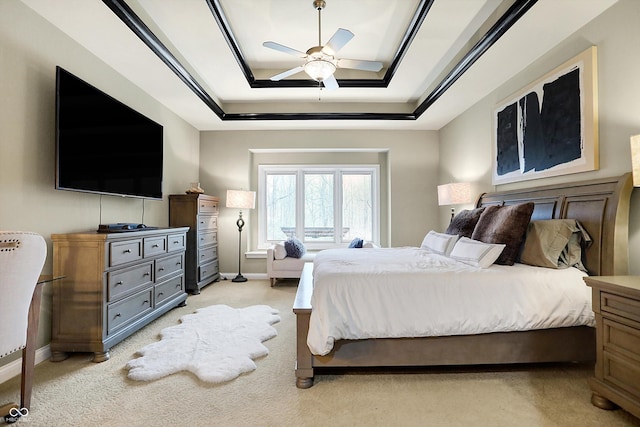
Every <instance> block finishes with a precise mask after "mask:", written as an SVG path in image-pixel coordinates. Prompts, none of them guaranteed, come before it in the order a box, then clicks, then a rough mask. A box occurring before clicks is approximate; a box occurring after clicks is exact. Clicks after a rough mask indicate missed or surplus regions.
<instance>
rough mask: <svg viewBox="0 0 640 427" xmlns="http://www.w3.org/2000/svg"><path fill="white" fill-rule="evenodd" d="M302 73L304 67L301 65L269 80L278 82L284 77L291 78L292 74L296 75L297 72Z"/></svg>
mask: <svg viewBox="0 0 640 427" xmlns="http://www.w3.org/2000/svg"><path fill="white" fill-rule="evenodd" d="M301 71H304V67H303V66H302V65H300V66H298V67H296V68H292V69H290V70H287V71H283V72H282V73H280V74H276V75H275V76H273V77H271V78H270V79H269V80H271V81H274V82H277V81H279V80H282V79H284V78H286V77H289V76H293V75H294V74H298V73H299V72H301Z"/></svg>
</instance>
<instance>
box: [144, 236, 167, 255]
mask: <svg viewBox="0 0 640 427" xmlns="http://www.w3.org/2000/svg"><path fill="white" fill-rule="evenodd" d="M143 240H144V257H145V258H149V257H152V256H156V255H161V254H164V253H166V252H167V236H155V237H145V238H144V239H143Z"/></svg>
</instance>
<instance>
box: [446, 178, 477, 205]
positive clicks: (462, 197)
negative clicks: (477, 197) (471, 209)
mask: <svg viewBox="0 0 640 427" xmlns="http://www.w3.org/2000/svg"><path fill="white" fill-rule="evenodd" d="M464 203H471V184H470V183H468V182H454V183H450V184H443V185H438V205H440V206H442V205H461V204H464Z"/></svg>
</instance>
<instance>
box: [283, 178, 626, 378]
mask: <svg viewBox="0 0 640 427" xmlns="http://www.w3.org/2000/svg"><path fill="white" fill-rule="evenodd" d="M632 190H633V186H632V180H631V174H630V173H627V174H624V175H622V176H621V177H615V178H610V179H598V180H590V181H582V182H575V183H569V184H562V185H549V186H543V187H535V188H529V189H522V190H513V191H503V192H495V193H485V194H483V195H481V196H480V197H479V198H478V201H477V203H476V206H477V207H480V206H489V205H513V204H518V203H524V202H528V201H532V202H534V203H535V209H534V212H533V216H532V219H552V218H575V219H577V220H578V221H580V222H581V223H582V225H583V226H584V228H585V229H586V230H587V232H588V233H589V235H590V236H591V238H592V239H593V243H592V244H591V245H590V246H589V247H588V248H587V249H586V254H585V259H584V260H583V262H584V265H585V267H586V268H587V269H588V270H589V275H592V276H604V275H620V274H623V275H624V274H628V223H629V203H630V198H631V191H632ZM312 272H313V264H312V263H307V265H306V266H305V268H304V270H303V272H302V276H301V278H300V283H299V285H298V291H297V294H296V298H295V301H294V305H293V312H294V313H295V315H296V329H297V343H296V348H297V360H296V369H295V373H296V386H297V387H298V388H309V387H311V386H312V385H313V377H314V373H316V371H321V370H322V369H323V368H354V367H358V368H361V367H412V366H413V367H415V366H456V365H458V366H460V365H495V364H514V363H541V362H584V361H593V360H595V330H594V328H591V327H587V326H578V327H567V328H555V329H544V330H533V331H526V332H500V333H490V334H480V335H460V336H443V337H426V338H383V339H363V340H338V341H336V342H335V345H334V348H333V350H332V351H331V353H329V354H328V355H325V356H315V355H313V354H311V352H310V351H309V348H308V347H307V333H308V331H309V319H310V316H311V294H312V292H313V277H312ZM585 286H586V285H585Z"/></svg>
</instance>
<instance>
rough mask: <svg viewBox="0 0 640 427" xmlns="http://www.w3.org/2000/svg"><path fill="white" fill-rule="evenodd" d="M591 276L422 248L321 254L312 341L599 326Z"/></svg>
mask: <svg viewBox="0 0 640 427" xmlns="http://www.w3.org/2000/svg"><path fill="white" fill-rule="evenodd" d="M585 275H586V274H585V273H583V272H581V271H580V270H578V269H575V268H567V269H563V270H554V269H549V268H541V267H531V266H527V265H522V264H516V265H514V266H502V265H492V266H491V267H490V268H487V269H480V268H475V267H471V266H468V265H466V264H463V263H460V262H458V261H454V260H452V259H450V258H447V257H444V256H441V255H436V254H431V253H429V252H427V251H425V250H423V249H419V248H410V247H407V248H378V249H330V250H324V251H321V252H319V253H318V254H317V255H316V258H315V261H314V268H313V282H314V289H313V296H312V299H311V306H312V308H313V310H312V312H311V319H310V322H309V335H308V337H307V344H308V346H309V349H310V350H311V352H312V353H313V354H317V355H325V354H327V353H329V352H330V351H331V349H332V348H333V343H334V341H335V340H339V339H363V338H399V337H425V336H443V335H469V334H481V333H489V332H506V331H523V330H531V329H545V328H556V327H565V326H578V325H588V326H593V325H594V323H595V321H594V315H593V311H592V310H591V294H590V288H589V287H587V286H586V285H585V283H584V281H583V280H582V277H583V276H585Z"/></svg>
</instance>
